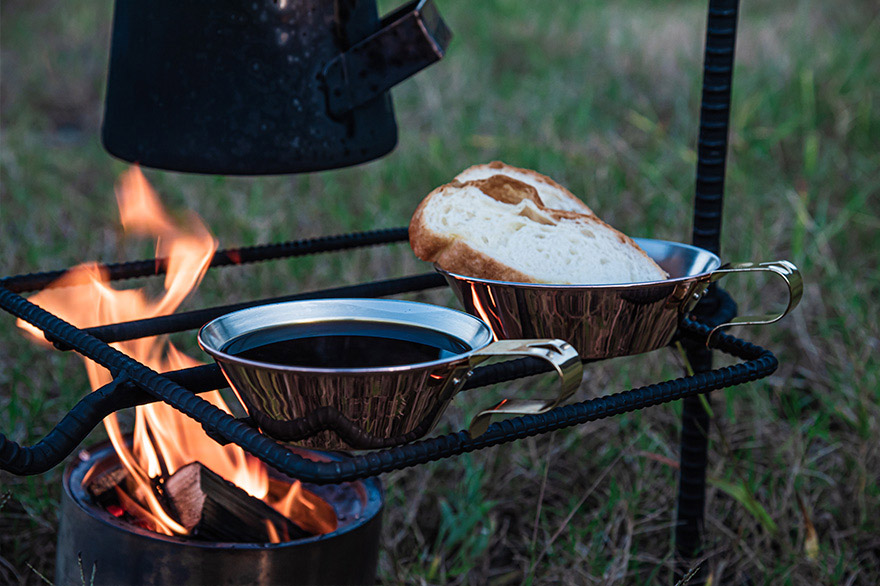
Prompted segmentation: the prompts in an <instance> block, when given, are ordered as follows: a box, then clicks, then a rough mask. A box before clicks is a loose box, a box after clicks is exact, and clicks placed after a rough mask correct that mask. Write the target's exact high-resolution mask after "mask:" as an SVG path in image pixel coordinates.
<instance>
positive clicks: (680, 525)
mask: <svg viewBox="0 0 880 586" xmlns="http://www.w3.org/2000/svg"><path fill="white" fill-rule="evenodd" d="M738 12H739V0H709V7H708V13H709V14H708V20H707V23H706V45H705V52H704V56H703V87H702V96H701V104H700V131H699V139H698V144H697V173H696V188H695V201H694V226H693V243H694V245H696V246H699V247H700V248H705V249H707V250H710V251H712V252H714V253H716V254H717V253H719V251H720V248H721V246H720V242H721V214H722V208H723V202H724V174H725V169H726V164H727V147H728V131H729V123H730V101H731V93H732V92H731V90H732V79H733V62H734V54H735V49H736V26H737V16H738ZM719 305H720V303H719V297H718V293H717V291H716V289H715V288H714V287H712V288H710V290H709V292H708V293H707V295H706V296H705V298H704V300H703V301H702V302H701V307H699V308H698V312H697V315H701V316H711V315H714V314H715V313H718V312H719V310H720V307H719ZM687 355H688V360H689V362H690V364H691V366H692V368H693V370H694V374H695V375H700V374H702V373H705V372H709V371H711V370H712V352H711V351H709V350H707V349H705V348H698V347H693V346H692V347H691V348H689V349H688V353H687ZM706 399H707V400H709V395H707V396H706ZM709 424H710V417H709V413H708V411H707V410H706V408H705V407H704V406H703V404H702V402H701V401H700V400H699V398H697V397H691V398H687V399H685V401H684V402H683V406H682V423H681V456H680V473H679V488H678V512H677V517H678V518H677V523H676V528H675V547H676V552H677V554H678V561H677V563H676V568H675V576H674V578H675V580H676V581H678V580H680V579H681V578H682V577H683V576H684V575H685V573H686V572H688V570H690V568H691V566H692V565H693V564H694V563H695V562H696V560H697V559H698V557H699V555H700V553H701V551H702V534H703V516H704V511H705V505H706V465H707V453H708V441H709V438H708V435H709V434H708V430H709ZM706 575H707V573H706V571H705V569H704V568H701V569H700V570H699V571H698V572H697V574H696V575H695V576H693V577H692V578H691V582H692V583H694V584H703V583H704V581H705V579H706V578H705V576H706Z"/></svg>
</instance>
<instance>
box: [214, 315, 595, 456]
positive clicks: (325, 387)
mask: <svg viewBox="0 0 880 586" xmlns="http://www.w3.org/2000/svg"><path fill="white" fill-rule="evenodd" d="M348 322H356V323H358V324H361V325H363V324H364V323H369V324H381V325H382V326H384V327H387V326H389V325H394V324H397V325H399V326H402V327H409V328H413V327H416V328H422V329H424V330H428V331H433V332H439V333H440V334H442V335H444V336H451V337H452V338H455V339H456V340H458V341H460V342H461V343H462V345H463V346H462V347H463V348H464V350H462V351H461V352H459V353H450V355H448V356H445V357H442V358H439V359H437V360H432V361H428V362H421V363H415V364H403V365H399V366H381V367H370V368H316V367H308V366H290V365H282V364H272V363H266V362H258V361H254V360H248V359H245V358H242V357H241V356H237V355H235V354H230V353H228V352H227V351H226V348H227V346H228V345H229V344H230V343H231V342H232V341H233V340H237V339H241V338H242V337H243V336H247V335H252V334H255V333H257V332H260V331H265V330H267V329H274V328H277V327H278V326H288V325H293V326H300V325H304V324H306V325H308V326H309V327H310V329H311V330H312V332H313V335H320V332H321V329H322V327H325V328H327V329H328V330H332V329H335V328H337V327H338V326H339V325H340V324H341V323H342V324H344V323H348ZM198 341H199V345H200V346H201V347H202V348H203V349H204V350H205V351H206V352H207V353H209V354H210V355H211V356H213V357H214V359H215V360H216V361H217V363H218V364H219V365H220V368H221V370H222V371H223V374H224V375H225V376H226V378H227V380H228V381H229V383H230V385H231V386H232V388H233V389H234V390H235V391H236V393H237V395H238V397H239V399H240V400H241V401H242V403H243V404H244V405H245V407H246V408H247V410H248V412H249V414H250V415H251V417H252V418H253V419H254V421H255V422H256V423H257V425H259V427H260V428H261V429H262V430H263V431H264V432H266V433H268V434H269V435H273V430H275V433H274V435H276V436H279V437H282V436H283V435H284V432H283V431H282V430H283V429H284V427H285V424H286V423H289V422H291V421H294V420H296V419H298V418H302V417H306V416H308V415H309V414H311V413H313V412H315V411H316V410H321V411H322V412H325V413H326V412H327V411H328V409H329V410H334V411H337V412H338V413H339V414H340V415H341V417H344V418H345V419H347V420H348V421H349V422H351V423H352V424H354V426H356V427H357V429H358V431H359V432H360V433H362V434H363V435H365V436H367V435H368V436H370V437H372V438H387V439H391V440H393V439H395V438H404V437H407V439H409V440H412V439H413V438H412V437H411V436H412V432H413V431H414V430H417V429H418V430H422V431H423V432H424V433H427V432H428V431H430V429H431V428H432V427H433V425H434V424H435V423H436V421H437V419H438V418H439V417H440V415H441V414H442V412H443V410H444V409H445V407H446V406H447V404H448V403H449V401H450V400H451V399H452V397H453V396H454V395H455V393H457V392H458V391H459V390H460V389H461V387H462V386H463V385H464V383H465V382H466V381H467V379H468V377H470V375H471V372H472V371H471V369H472V368H473V367H474V366H476V365H477V364H479V363H481V362H484V361H486V360H488V359H489V358H492V357H495V356H533V357H537V358H541V359H543V360H546V361H548V362H550V363H551V364H552V365H553V367H554V369H555V370H556V372H557V374H558V375H559V377H560V390H559V393H558V394H557V395H556V396H555V397H554V398H552V399H547V400H543V399H506V400H504V401H502V402H501V403H500V404H498V405H496V406H495V407H492V408H490V409H486V410H484V411H482V412H480V413H479V414H478V415H477V416H476V417H474V419H473V420H472V422H471V425H470V432H471V434H472V435H479V434H481V433H483V432H484V431H485V430H486V428H487V427H488V425H489V420H490V418H491V416H492V415H494V414H509V415H513V414H535V413H542V412H544V411H547V410H549V409H552V408H553V407H556V406H557V405H559V404H560V403H561V402H562V401H564V400H565V399H567V398H568V397H569V396H571V394H572V393H573V392H574V391H575V390H576V389H577V387H578V385H579V384H580V381H581V374H582V366H581V361H580V358H579V357H578V354H577V352H576V351H575V350H574V348H572V347H571V346H570V345H569V344H567V343H566V342H564V341H562V340H554V339H540V340H534V339H533V340H505V341H501V342H494V343H493V340H492V332H491V330H490V329H489V326H488V325H487V324H486V323H484V322H483V321H481V320H479V319H477V318H475V317H473V316H471V315H468V314H466V313H464V312H462V311H458V310H455V309H449V308H446V307H439V306H436V305H428V304H425V303H415V302H411V301H402V300H392V299H320V300H308V301H291V302H286V303H275V304H270V305H261V306H258V307H252V308H249V309H244V310H241V311H236V312H233V313H229V314H227V315H224V316H222V317H219V318H217V319H215V320H213V321H211V322H209V323H208V324H206V325H205V326H204V327H203V328H202V329H201V330H200V331H199V335H198ZM416 433H421V432H416ZM401 441H404V440H401ZM301 443H302V444H303V445H308V446H310V447H314V448H321V449H347V448H355V449H357V448H361V447H367V446H360V445H352V443H349V442H346V441H344V440H343V439H342V438H340V437H338V436H337V435H336V434H335V433H332V432H330V431H324V432H321V433H320V434H317V435H314V436H312V437H311V438H309V439H308V440H305V441H303V442H301Z"/></svg>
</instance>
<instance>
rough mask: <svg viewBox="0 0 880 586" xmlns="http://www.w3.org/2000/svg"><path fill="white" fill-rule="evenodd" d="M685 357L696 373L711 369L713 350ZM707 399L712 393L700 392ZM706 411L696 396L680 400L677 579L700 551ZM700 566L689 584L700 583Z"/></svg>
mask: <svg viewBox="0 0 880 586" xmlns="http://www.w3.org/2000/svg"><path fill="white" fill-rule="evenodd" d="M687 356H688V360H689V361H690V364H691V366H692V367H693V369H694V372H695V373H699V372H707V371H709V370H712V351H711V350H708V349H706V348H691V349H689V350H688V352H687ZM703 396H704V397H705V398H706V401H709V400H710V397H711V395H710V394H706V395H703ZM710 423H711V420H710V416H709V412H708V411H707V410H706V407H705V405H704V404H703V402H702V401H701V400H700V398H699V397H691V398H688V399H685V400H684V401H683V409H682V414H681V462H680V466H681V472H680V477H679V485H678V518H677V524H676V526H675V548H676V554H677V561H676V568H675V580H676V582H678V581H679V580H681V579H682V577H683V576H684V575H685V573H687V572H688V571H689V570H690V569H691V568H692V567H693V566H694V565H695V564H696V563H697V561H698V558H699V557H700V554H701V553H702V550H703V512H704V510H705V507H706V465H707V452H708V447H709V425H710ZM705 579H706V569H705V568H701V569H700V570H699V571H698V572H697V574H696V575H694V576H693V577H692V578H691V579H690V580H689V581H688V584H689V585H690V584H703V583H704V582H705Z"/></svg>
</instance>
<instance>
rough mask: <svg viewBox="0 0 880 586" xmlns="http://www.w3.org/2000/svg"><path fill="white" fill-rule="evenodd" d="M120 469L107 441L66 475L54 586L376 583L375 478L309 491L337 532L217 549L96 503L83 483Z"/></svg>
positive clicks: (378, 495)
mask: <svg viewBox="0 0 880 586" xmlns="http://www.w3.org/2000/svg"><path fill="white" fill-rule="evenodd" d="M301 455H304V456H306V457H307V456H308V453H305V454H302V451H301ZM119 465H120V464H119V459H118V457H117V456H116V453H115V451H114V450H113V447H112V446H110V445H109V443H107V442H105V443H103V444H100V445H98V446H95V447H94V448H93V449H89V450H83V451H81V452H80V453H79V458H78V459H77V460H76V461H73V462H71V463H70V464H69V465H68V466H67V468H66V469H65V472H64V492H63V494H62V499H61V527H60V530H59V535H58V550H57V558H56V561H57V565H56V574H55V582H56V583H57V584H80V583H81V576H85V583H86V584H94V585H95V586H105V585H106V586H123V585H126V584H131V585H133V586H134V585H145V586H146V585H151V584H156V585H165V584H212V585H233V584H247V585H248V586H262V585H265V586H270V585H272V584H290V585H298V584H374V583H375V578H376V567H377V562H378V557H379V535H380V531H381V526H382V508H383V504H384V498H383V492H382V484H381V483H380V482H379V480H378V479H375V478H370V479H366V480H361V481H357V482H352V483H345V484H339V485H327V486H314V485H306V486H305V488H308V489H309V490H311V491H313V492H315V493H316V494H317V495H318V496H321V497H322V498H324V499H325V500H326V501H327V502H329V503H330V504H331V505H332V506H333V508H334V509H335V510H336V514H337V517H338V519H339V528H338V529H337V530H336V531H334V532H332V533H328V534H326V535H317V536H314V537H309V538H306V539H299V540H296V541H289V542H285V543H277V544H256V543H253V544H252V543H212V542H203V541H196V540H192V539H186V538H181V537H169V536H167V535H160V534H158V533H154V532H152V531H148V530H146V529H142V528H140V527H137V526H135V525H132V524H131V523H128V522H126V521H123V520H121V519H119V518H116V517H114V516H113V515H112V514H110V513H109V512H107V511H106V510H105V509H104V508H103V507H102V506H101V505H99V504H97V503H95V502H94V500H93V499H92V497H91V495H90V494H89V492H88V491H87V490H86V488H85V487H84V486H83V478H85V476H86V474H87V473H88V471H89V470H91V469H93V468H98V469H100V470H109V469H112V468H115V467H117V466H119Z"/></svg>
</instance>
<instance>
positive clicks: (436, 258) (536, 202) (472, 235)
mask: <svg viewBox="0 0 880 586" xmlns="http://www.w3.org/2000/svg"><path fill="white" fill-rule="evenodd" d="M572 197H573V196H572ZM542 201H543V199H542V198H540V197H539V195H538V191H537V189H536V188H535V187H533V186H531V185H528V184H525V183H523V182H521V181H518V180H516V179H512V178H511V177H509V176H507V175H494V176H491V177H489V178H488V179H481V180H476V181H466V182H460V181H453V182H452V183H449V184H447V185H443V186H441V187H438V188H437V189H435V190H434V191H432V192H431V193H430V194H429V195H428V196H427V197H426V198H425V199H424V200H422V203H421V204H420V205H419V207H418V208H417V209H416V212H415V213H414V214H413V217H412V220H411V222H410V226H409V237H410V244H411V246H412V248H413V251H414V252H415V254H416V256H418V257H419V258H421V259H422V260H427V261H432V262H435V263H437V264H438V265H439V266H440V267H441V268H443V269H445V270H448V271H450V272H454V273H458V274H463V275H467V276H471V277H477V278H484V279H495V280H502V281H516V282H526V283H555V284H581V285H598V284H615V283H635V282H646V281H657V280H661V279H665V278H666V277H667V275H666V273H665V272H664V271H663V269H661V268H660V267H659V266H657V264H656V263H655V262H654V261H653V260H651V258H650V257H648V255H647V254H645V252H644V251H642V249H641V248H639V247H638V246H637V245H636V244H635V242H633V240H632V239H631V238H629V237H627V236H625V235H624V234H622V233H620V232H618V231H617V230H615V229H614V228H612V227H611V226H609V225H608V224H606V223H604V222H602V221H601V220H600V219H599V218H597V217H596V216H595V215H593V214H584V213H578V212H573V211H560V210H553V209H548V208H547V207H545V206H544V205H542V203H541V202H542Z"/></svg>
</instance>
